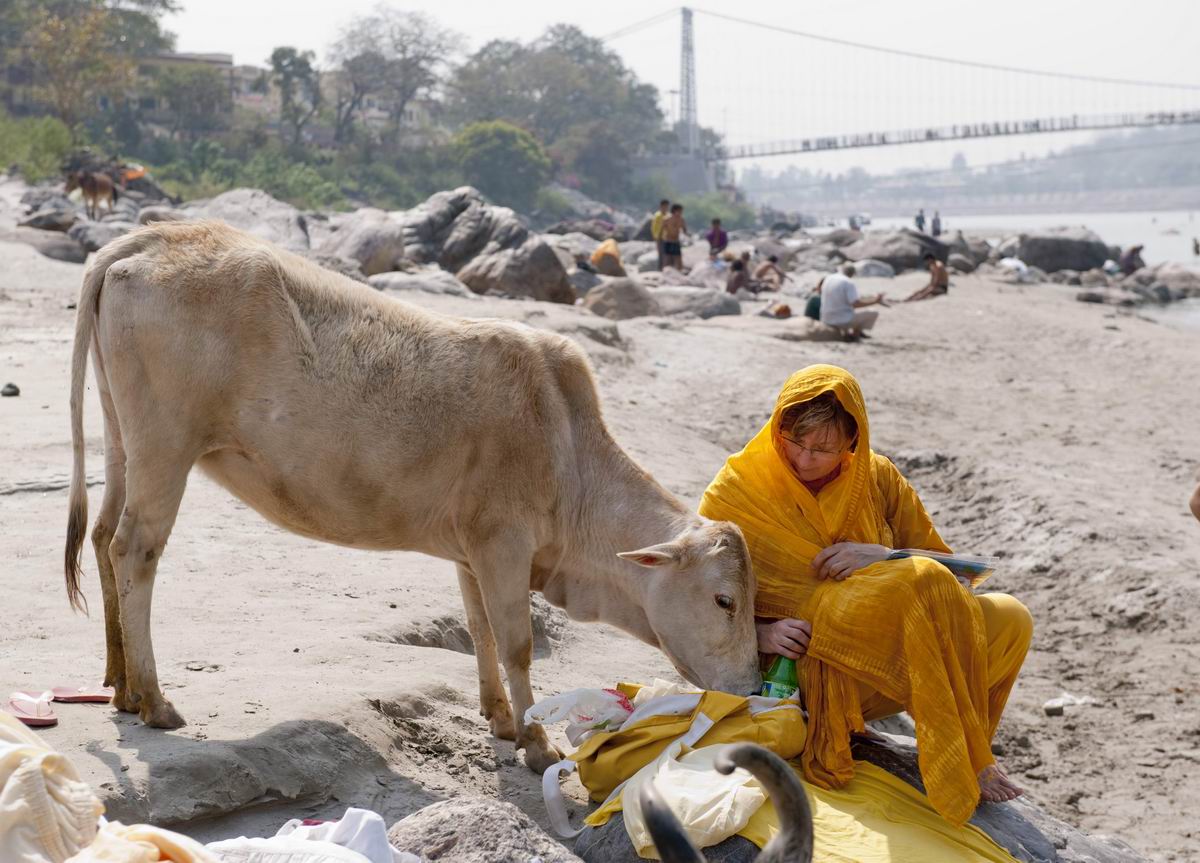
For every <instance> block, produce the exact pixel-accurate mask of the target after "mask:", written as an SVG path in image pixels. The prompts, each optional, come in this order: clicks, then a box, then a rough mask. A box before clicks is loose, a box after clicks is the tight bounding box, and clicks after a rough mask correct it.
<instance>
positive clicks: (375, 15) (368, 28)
mask: <svg viewBox="0 0 1200 863" xmlns="http://www.w3.org/2000/svg"><path fill="white" fill-rule="evenodd" d="M461 46H462V36H461V35H459V34H458V33H456V32H454V31H453V30H448V29H445V28H443V27H441V26H439V25H438V24H437V23H436V22H435V21H434V20H433V19H432V18H430V17H428V16H427V15H423V14H421V13H419V12H402V11H400V10H398V9H393V8H391V7H388V6H384V5H382V4H380V5H378V6H376V7H375V9H374V10H373V11H372V12H371V13H370V14H369V15H365V16H363V17H361V18H358V19H356V20H354V21H352V22H351V23H350V24H349V25H348V26H347V27H346V28H345V29H344V30H343V31H342V34H341V37H340V38H339V39H338V41H337V42H336V43H335V44H334V46H333V49H332V52H331V53H332V55H333V56H334V58H335V59H336V60H337V61H338V62H339V68H340V71H341V73H342V75H343V76H344V77H345V78H346V79H347V90H346V91H344V92H345V95H344V97H343V98H344V104H343V109H344V111H345V113H346V114H347V115H349V117H351V118H352V117H353V113H354V112H355V111H357V110H358V108H359V106H361V102H362V97H363V96H366V95H367V93H371V92H374V93H378V94H380V95H381V96H383V97H384V104H385V106H386V109H387V112H388V116H389V120H390V123H389V129H388V138H389V140H390V142H391V143H392V144H393V145H398V144H399V143H400V136H401V132H402V130H403V126H404V115H405V111H406V110H407V108H408V107H409V105H410V104H411V103H412V101H413V100H414V99H419V98H423V97H426V96H428V95H430V94H431V93H432V92H433V91H434V90H435V89H436V88H437V87H438V85H439V84H440V83H441V82H442V79H443V77H444V75H445V72H446V69H447V68H448V66H449V64H450V61H451V59H452V58H453V57H454V55H455V54H457V53H458V51H459V50H461ZM356 93H357V94H358V105H353V103H354V100H355V95H356ZM342 115H343V111H342V110H339V112H338V117H339V119H340V118H341V117H342ZM345 122H348V121H345ZM342 124H343V123H342V122H339V123H338V124H337V125H339V126H340V125H342Z"/></svg>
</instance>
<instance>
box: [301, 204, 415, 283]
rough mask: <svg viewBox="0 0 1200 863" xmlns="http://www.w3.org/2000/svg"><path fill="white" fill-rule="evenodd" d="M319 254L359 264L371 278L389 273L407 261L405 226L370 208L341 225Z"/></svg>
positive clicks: (331, 233)
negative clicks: (403, 260) (405, 258)
mask: <svg viewBox="0 0 1200 863" xmlns="http://www.w3.org/2000/svg"><path fill="white" fill-rule="evenodd" d="M316 250H317V251H318V252H320V253H321V254H326V255H338V256H339V257H343V258H349V259H351V260H353V261H357V262H358V266H359V269H361V270H362V271H363V273H364V274H365V275H368V276H373V275H375V274H376V273H386V272H389V271H391V270H394V269H396V267H397V266H398V264H399V262H400V261H401V260H402V259H403V258H404V225H403V224H402V223H401V222H400V220H399V219H395V218H392V216H390V215H388V214H387V213H385V212H384V211H383V210H377V209H375V208H373V207H367V208H365V209H362V210H358V211H357V212H355V213H354V214H353V215H352V216H350V217H349V218H348V219H345V220H344V221H341V222H340V223H339V224H338V225H337V229H336V230H334V231H331V232H330V234H329V236H328V237H327V238H326V239H325V240H324V241H323V242H322V243H321V244H320V245H319V246H318V247H317V248H316Z"/></svg>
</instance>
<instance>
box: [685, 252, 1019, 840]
mask: <svg viewBox="0 0 1200 863" xmlns="http://www.w3.org/2000/svg"><path fill="white" fill-rule="evenodd" d="M833 278H834V277H832V276H830V277H829V278H827V279H826V283H825V289H824V292H825V293H826V294H827V295H828V293H829V290H830V288H829V282H830V280H832V279H833ZM826 299H828V296H827V297H826ZM868 431H869V430H868V423H867V409H866V401H865V399H864V398H863V393H862V390H861V388H860V387H859V384H858V381H856V380H855V379H854V377H853V375H851V374H850V373H849V372H847V371H846V370H844V369H841V368H837V367H835V366H829V365H817V366H810V367H808V368H805V369H801V370H800V371H798V372H796V373H795V374H793V375H792V376H791V377H790V378H789V379H788V381H787V383H786V384H785V385H784V387H783V390H782V391H781V392H780V394H779V397H778V399H777V400H776V402H775V409H774V411H773V413H772V415H771V418H770V419H769V420H768V421H767V423H766V425H764V426H763V428H762V429H761V431H759V432H758V434H757V435H755V437H754V438H753V440H751V441H750V442H749V443H748V444H746V446H745V447H744V448H743V449H742V450H741V451H739V452H738V453H736V454H734V455H732V456H730V457H729V458H728V459H727V460H726V462H725V466H724V467H723V468H722V469H721V471H720V472H719V473H718V474H717V476H716V478H715V479H713V481H712V483H711V484H710V485H709V486H708V489H707V490H706V491H705V492H704V496H703V499H702V500H701V503H700V514H701V515H703V516H705V517H706V518H711V519H718V520H722V521H732V522H734V523H735V524H737V525H739V526H740V527H741V529H742V532H743V534H744V535H745V538H746V544H747V546H748V548H749V550H750V557H751V562H752V564H753V567H754V573H755V577H756V579H757V589H756V593H755V597H754V606H755V615H756V630H757V631H756V637H757V641H758V649H759V651H760V652H762V653H763V654H766V655H768V656H786V657H789V658H792V659H796V660H798V661H799V674H798V678H799V680H800V695H801V703H802V704H804V705H805V706H806V709H807V710H808V717H809V720H808V721H809V724H808V737H807V740H806V741H805V744H804V750H803V752H802V753H801V756H800V763H801V767H802V769H803V772H804V778H805V779H806V780H808V781H809V782H812V783H814V784H816V785H819V786H821V787H823V788H838V787H842V786H844V785H845V784H846V783H847V782H849V781H850V780H851V779H852V778H853V777H854V772H855V762H854V760H853V758H852V756H851V751H850V736H851V734H855V733H859V734H862V733H865V731H866V727H865V725H864V722H868V721H871V720H873V719H879V718H882V717H884V716H889V715H892V714H894V713H899V712H900V711H901V710H907V711H908V712H909V713H910V714H911V715H913V716H914V717H916V726H917V732H916V733H917V751H918V763H919V765H920V768H921V774H922V778H923V779H924V782H925V787H926V789H927V792H928V796H929V801H930V803H931V804H932V805H933V808H934V809H936V810H937V811H938V812H939V813H940V814H941V815H942V816H943V817H944V818H946V819H947V820H948V821H950V822H952V823H954V824H962V823H964V822H965V821H966V820H967V819H968V818H970V817H971V815H972V813H973V812H974V811H975V808H976V806H977V805H978V804H979V802H980V800H987V801H992V802H996V801H1003V800H1011V799H1013V798H1014V797H1017V796H1019V795H1020V794H1021V793H1022V790H1021V789H1020V788H1019V787H1018V786H1017V785H1016V784H1015V783H1013V782H1012V781H1011V780H1010V779H1009V778H1008V777H1007V776H1005V774H1004V773H1003V772H1002V771H1001V770H1000V768H999V767H998V766H997V765H996V760H995V758H994V756H993V754H992V749H991V741H992V739H993V737H994V736H995V734H996V728H997V726H998V725H999V723H1000V717H1001V714H1002V713H1003V712H1004V706H1005V704H1006V703H1007V702H1008V697H1009V693H1010V692H1011V691H1012V687H1013V685H1014V684H1015V683H1016V679H1017V675H1018V673H1019V672H1020V670H1021V665H1022V663H1023V662H1024V660H1025V655H1026V652H1027V650H1028V648H1029V643H1030V640H1031V637H1032V634H1033V619H1032V617H1031V616H1030V614H1029V611H1028V610H1027V609H1026V608H1025V606H1024V605H1022V604H1021V603H1020V602H1019V601H1017V600H1016V599H1014V598H1013V597H1011V596H1007V595H1005V594H999V593H989V594H982V595H976V594H975V593H973V592H972V590H971V589H970V587H969V584H968V583H965V580H960V579H959V578H958V577H957V576H955V575H954V574H953V573H952V572H951V571H950V570H949V569H947V568H946V567H944V566H943V565H942V564H941V563H938V562H937V561H935V560H933V559H931V558H928V557H921V556H912V557H907V558H904V559H891V554H892V550H893V549H894V548H903V549H927V550H929V551H936V552H949V550H950V549H949V548H948V547H947V545H946V543H945V542H943V540H942V538H941V536H940V535H939V534H938V532H937V530H936V528H935V527H934V525H933V522H932V520H931V519H930V517H929V514H928V513H927V512H926V510H925V507H924V505H923V504H922V502H921V499H920V497H919V496H918V495H917V492H916V491H915V490H914V489H913V487H912V486H911V485H909V483H908V481H907V480H906V479H905V478H904V476H903V475H902V474H901V473H900V471H899V470H898V469H897V468H896V466H895V465H894V464H893V463H892V462H891V461H890V460H889V459H887V458H886V457H884V456H882V455H879V454H878V453H875V452H873V451H872V450H871V446H870V438H869V436H868Z"/></svg>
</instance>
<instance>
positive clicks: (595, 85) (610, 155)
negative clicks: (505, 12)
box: [449, 24, 663, 195]
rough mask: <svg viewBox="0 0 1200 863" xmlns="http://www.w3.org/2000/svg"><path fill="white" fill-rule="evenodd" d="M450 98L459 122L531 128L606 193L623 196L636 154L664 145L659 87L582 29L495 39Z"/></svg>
mask: <svg viewBox="0 0 1200 863" xmlns="http://www.w3.org/2000/svg"><path fill="white" fill-rule="evenodd" d="M449 98H450V110H451V116H452V118H454V119H455V120H456V121H457V122H460V123H471V122H476V121H479V120H506V121H508V122H510V123H513V124H515V125H517V126H520V127H522V128H525V129H528V130H529V131H530V132H531V133H533V134H534V135H536V136H537V138H538V139H539V140H540V141H542V142H543V143H544V144H545V146H546V147H547V148H548V149H549V150H550V151H551V152H552V153H553V154H554V155H555V157H556V159H557V160H558V164H559V166H560V168H561V169H562V170H563V171H564V172H567V173H574V174H577V175H579V176H580V178H581V180H582V182H583V185H584V187H585V189H588V190H589V191H594V192H596V193H599V194H609V195H612V194H618V195H619V194H620V192H622V191H624V188H622V187H628V186H629V170H628V167H629V164H630V161H631V160H632V158H633V156H635V155H638V154H640V153H643V152H651V151H654V150H659V149H661V148H662V145H661V142H660V141H659V137H660V135H661V132H662V122H663V116H662V112H661V111H660V110H659V107H658V91H657V90H656V89H655V88H654V87H653V86H651V85H649V84H645V83H642V82H641V81H639V80H638V79H637V77H636V76H635V75H634V74H633V72H631V71H630V70H629V69H627V68H626V67H625V65H624V63H622V62H621V58H620V57H619V56H618V55H617V54H615V53H614V52H613V51H611V50H610V49H609V48H608V47H607V46H605V44H604V43H603V42H601V41H600V40H599V39H594V38H592V37H590V36H587V35H585V34H584V33H583V32H582V31H580V30H579V29H578V28H576V27H571V26H567V25H562V24H560V25H556V26H554V27H551V28H550V29H549V30H547V31H546V32H545V33H544V34H543V35H542V36H541V37H539V38H538V39H536V40H534V41H533V42H531V43H529V44H527V45H522V44H520V43H517V42H510V41H495V42H489V43H488V44H486V45H484V46H483V48H481V49H480V50H479V51H477V52H476V53H475V54H474V55H472V56H471V57H470V58H469V59H468V60H467V61H466V62H465V63H464V64H463V65H462V66H460V67H459V68H458V69H457V70H455V74H454V76H453V79H452V80H451V82H450V87H449ZM593 139H603V143H602V144H601V143H597V144H595V145H593V144H592V143H591V141H592V140H593Z"/></svg>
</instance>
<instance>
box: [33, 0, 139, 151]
mask: <svg viewBox="0 0 1200 863" xmlns="http://www.w3.org/2000/svg"><path fill="white" fill-rule="evenodd" d="M75 6H76V7H77V8H75V9H74V11H72V10H71V9H64V10H62V11H61V12H50V13H49V14H45V15H42V16H40V17H38V18H36V19H34V21H33V23H32V26H31V28H30V30H29V31H28V33H27V35H26V46H27V48H28V56H29V58H30V60H31V62H32V65H33V69H34V75H35V81H36V82H37V88H38V90H39V91H40V92H41V94H42V96H43V98H45V100H46V101H47V102H48V103H49V104H50V106H51V107H52V109H53V111H54V113H55V115H56V116H57V117H58V118H59V119H60V120H62V121H63V123H64V124H65V125H66V126H67V128H68V129H70V130H71V133H72V136H74V137H76V138H77V137H78V134H79V127H80V124H81V123H82V122H83V120H84V119H85V117H86V115H87V112H88V109H89V108H90V107H91V106H94V105H95V104H96V101H97V99H98V98H99V97H100V96H101V95H113V96H116V95H117V94H119V93H120V92H121V91H123V90H124V89H125V87H126V86H127V85H128V84H130V83H131V82H132V80H133V75H134V70H135V64H134V63H133V61H132V59H131V58H130V57H129V56H128V55H124V54H122V53H119V52H118V51H116V50H115V48H114V45H115V44H116V43H118V42H119V39H120V33H119V28H118V27H117V23H118V21H117V18H116V16H114V14H113V13H112V12H110V11H109V9H108V8H106V7H105V6H103V5H101V4H99V3H86V4H85V3H80V4H75Z"/></svg>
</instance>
